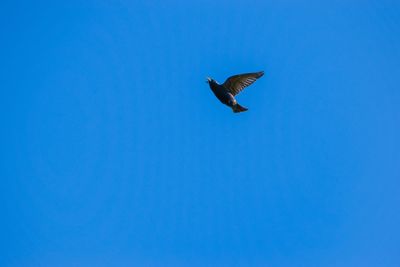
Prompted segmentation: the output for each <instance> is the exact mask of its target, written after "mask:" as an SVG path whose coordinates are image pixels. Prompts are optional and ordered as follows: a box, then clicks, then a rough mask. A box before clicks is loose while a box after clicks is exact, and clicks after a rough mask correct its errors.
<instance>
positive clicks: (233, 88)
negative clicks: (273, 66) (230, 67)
mask: <svg viewBox="0 0 400 267" xmlns="http://www.w3.org/2000/svg"><path fill="white" fill-rule="evenodd" d="M263 75H264V72H263V71H260V72H254V73H245V74H239V75H234V76H231V77H229V78H228V79H227V80H226V81H225V82H224V83H223V84H219V83H218V82H217V81H215V80H213V79H211V78H207V82H208V84H209V85H210V88H211V90H212V91H213V93H214V95H215V96H216V97H217V98H218V100H219V101H221V103H223V104H225V105H227V106H228V107H230V108H232V111H233V112H235V113H238V112H243V111H246V110H247V108H245V107H242V106H241V105H239V104H238V103H237V101H236V99H235V95H237V94H238V93H240V92H241V91H242V90H243V89H244V88H245V87H247V86H249V85H250V84H252V83H253V82H255V81H256V80H257V79H258V78H260V77H261V76H263Z"/></svg>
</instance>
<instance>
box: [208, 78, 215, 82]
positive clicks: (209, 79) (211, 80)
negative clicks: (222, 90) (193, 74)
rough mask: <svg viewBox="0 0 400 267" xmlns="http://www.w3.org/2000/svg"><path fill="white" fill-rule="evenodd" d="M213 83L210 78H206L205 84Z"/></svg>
mask: <svg viewBox="0 0 400 267" xmlns="http://www.w3.org/2000/svg"><path fill="white" fill-rule="evenodd" d="M214 82H215V81H214V80H213V79H212V78H210V77H207V80H206V83H214Z"/></svg>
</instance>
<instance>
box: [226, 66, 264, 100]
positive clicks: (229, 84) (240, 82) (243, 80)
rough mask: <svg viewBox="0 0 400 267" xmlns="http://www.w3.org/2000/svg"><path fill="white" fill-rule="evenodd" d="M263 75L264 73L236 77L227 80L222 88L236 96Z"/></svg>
mask: <svg viewBox="0 0 400 267" xmlns="http://www.w3.org/2000/svg"><path fill="white" fill-rule="evenodd" d="M263 75H264V72H263V71H259V72H252V73H244V74H238V75H234V76H231V77H229V78H228V79H226V81H225V82H224V83H223V84H222V86H224V87H225V88H226V89H227V90H228V91H230V92H231V93H232V94H233V95H234V96H235V95H237V94H239V93H240V92H241V91H242V90H243V89H244V88H246V87H247V86H249V85H250V84H252V83H254V82H255V81H256V80H257V79H258V78H260V77H261V76H263Z"/></svg>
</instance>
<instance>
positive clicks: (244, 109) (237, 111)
mask: <svg viewBox="0 0 400 267" xmlns="http://www.w3.org/2000/svg"><path fill="white" fill-rule="evenodd" d="M232 110H233V112H235V113H239V112H243V111H247V108H245V107H242V106H241V105H239V104H235V105H233V106H232Z"/></svg>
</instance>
